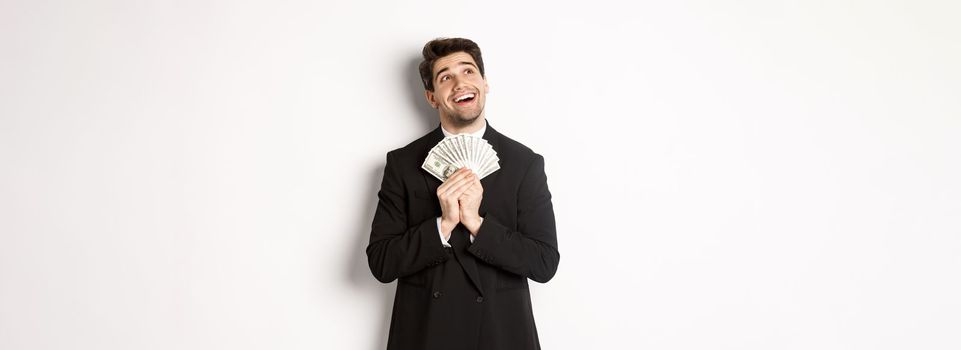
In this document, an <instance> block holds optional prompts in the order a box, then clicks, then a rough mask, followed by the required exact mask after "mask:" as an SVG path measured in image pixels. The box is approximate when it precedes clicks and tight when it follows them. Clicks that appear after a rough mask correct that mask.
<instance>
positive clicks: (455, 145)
mask: <svg viewBox="0 0 961 350" xmlns="http://www.w3.org/2000/svg"><path fill="white" fill-rule="evenodd" d="M498 161H500V159H499V158H497V152H495V151H494V148H493V147H491V145H490V144H489V143H487V140H485V139H483V138H480V137H476V136H470V135H464V134H461V135H455V136H449V137H445V138H444V139H443V140H441V141H440V142H438V143H437V145H436V146H434V148H431V149H430V152H428V153H427V158H426V159H424V164H422V165H421V166H420V167H421V168H423V169H424V170H427V172H428V173H430V174H431V175H434V177H436V178H438V179H439V180H440V181H447V178H448V177H449V176H450V175H451V174H453V173H454V172H455V171H457V169H460V168H462V167H467V168H468V169H470V170H472V171H473V172H474V174H476V175H477V177H478V178H480V179H483V178H484V177H485V176H487V175H490V174H491V173H493V172H495V171H497V169H500V168H501V166H500V164H498Z"/></svg>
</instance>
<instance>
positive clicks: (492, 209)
mask: <svg viewBox="0 0 961 350" xmlns="http://www.w3.org/2000/svg"><path fill="white" fill-rule="evenodd" d="M443 138H444V135H443V132H442V131H441V129H440V127H439V126H438V127H437V129H434V130H433V131H432V132H430V133H429V134H427V135H425V136H424V137H421V138H420V139H418V140H416V141H414V142H411V143H410V144H408V145H407V146H405V147H403V148H400V149H396V150H393V151H391V152H388V153H387V165H386V167H385V169H384V179H383V183H382V184H381V188H380V191H379V192H378V194H377V196H378V198H379V202H378V203H377V211H376V213H375V215H374V221H373V224H372V225H371V232H370V244H369V245H368V246H367V258H368V263H369V265H370V271H371V272H372V273H373V275H374V277H376V278H377V280H379V281H381V282H383V283H390V282H392V281H394V280H395V279H396V280H398V283H397V292H396V295H395V297H394V307H393V315H392V317H391V323H390V334H389V337H388V341H387V349H388V350H420V349H426V350H435V349H436V350H460V349H471V350H487V349H492V350H493V349H498V350H504V349H540V344H539V341H538V338H537V329H536V327H535V325H534V316H533V313H532V309H531V297H530V291H529V289H528V285H527V279H528V278H529V279H532V280H534V281H537V282H540V283H544V282H547V281H548V280H550V279H551V277H553V276H554V272H556V271H557V264H558V262H559V260H560V255H559V253H558V251H557V234H556V231H555V227H554V209H553V206H552V204H551V193H550V191H549V190H548V188H547V177H546V175H545V174H544V158H543V157H541V156H540V155H538V154H536V153H534V152H533V151H531V150H530V149H529V148H527V147H526V146H524V145H522V144H520V143H518V142H517V141H514V140H512V139H510V138H508V137H506V136H504V135H502V134H500V133H499V132H497V131H496V130H494V129H493V128H492V127H490V125H488V127H487V130H486V132H485V133H484V139H486V140H487V141H488V142H489V143H490V144H491V146H492V147H493V148H494V150H495V151H496V152H497V156H498V157H499V158H500V169H499V170H497V171H495V172H494V173H492V174H490V175H488V176H487V177H485V178H483V179H481V184H482V185H483V186H484V195H483V199H482V201H481V205H480V212H479V214H480V215H481V216H483V217H484V222H483V224H482V225H481V227H480V230H479V231H478V233H477V235H476V237H475V240H474V242H473V243H471V241H470V237H469V235H470V233H469V232H468V231H467V229H466V228H465V227H464V226H463V225H460V224H458V225H457V226H456V227H455V228H454V231H453V233H452V234H451V237H450V239H449V243H450V245H451V246H452V247H450V248H445V247H444V246H443V245H442V244H441V241H440V238H439V236H438V230H437V217H439V216H440V215H441V209H440V202H439V201H438V199H437V194H436V193H437V187H438V186H440V185H441V181H440V180H437V179H436V178H434V177H433V176H431V175H430V174H428V173H427V172H426V171H424V170H422V169H421V168H420V166H421V164H422V163H423V161H424V158H426V156H427V153H428V151H430V149H431V148H432V147H433V146H434V145H436V144H437V143H438V142H440V141H441V140H442V139H443Z"/></svg>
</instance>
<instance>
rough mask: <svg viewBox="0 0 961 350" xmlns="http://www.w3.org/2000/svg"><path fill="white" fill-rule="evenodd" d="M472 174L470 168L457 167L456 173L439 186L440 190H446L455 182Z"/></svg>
mask: <svg viewBox="0 0 961 350" xmlns="http://www.w3.org/2000/svg"><path fill="white" fill-rule="evenodd" d="M470 174H471V171H470V169H468V168H460V169H457V171H455V172H454V174H452V175H451V176H450V177H448V178H447V181H444V183H442V184H441V185H440V187H438V192H444V191H445V190H446V189H447V188H448V187H451V186H453V185H454V184H456V183H457V182H459V181H460V180H462V179H464V178H465V177H467V176H468V175H470Z"/></svg>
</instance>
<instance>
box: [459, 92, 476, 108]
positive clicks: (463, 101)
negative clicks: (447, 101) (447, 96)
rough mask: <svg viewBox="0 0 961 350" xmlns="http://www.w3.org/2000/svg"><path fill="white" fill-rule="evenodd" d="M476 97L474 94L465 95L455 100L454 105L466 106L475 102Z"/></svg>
mask: <svg viewBox="0 0 961 350" xmlns="http://www.w3.org/2000/svg"><path fill="white" fill-rule="evenodd" d="M475 97H476V95H475V94H474V93H469V94H464V95H461V96H458V97H456V98H454V103H456V104H458V105H465V104H468V103H471V102H472V101H474V98H475Z"/></svg>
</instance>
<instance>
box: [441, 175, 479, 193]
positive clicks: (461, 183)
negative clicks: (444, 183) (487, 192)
mask: <svg viewBox="0 0 961 350" xmlns="http://www.w3.org/2000/svg"><path fill="white" fill-rule="evenodd" d="M472 176H473V175H469V176H468V177H465V178H461V179H460V180H458V181H457V182H456V183H454V184H452V185H451V187H449V188H448V189H447V190H446V191H445V194H446V195H448V196H452V197H454V198H457V197H460V195H461V194H462V193H464V191H466V190H467V189H468V188H470V186H471V185H472V184H473V182H471V181H470V180H471V177H472Z"/></svg>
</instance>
